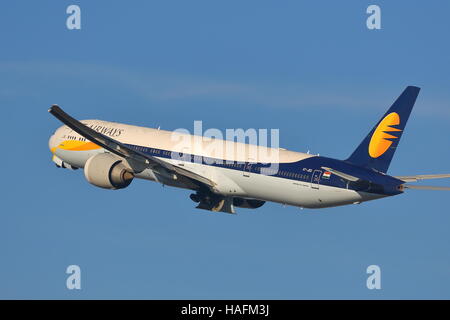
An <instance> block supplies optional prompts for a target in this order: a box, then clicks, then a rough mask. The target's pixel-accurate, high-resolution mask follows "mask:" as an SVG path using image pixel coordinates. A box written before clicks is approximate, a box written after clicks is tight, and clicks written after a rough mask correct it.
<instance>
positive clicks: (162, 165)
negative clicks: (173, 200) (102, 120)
mask: <svg viewBox="0 0 450 320" xmlns="http://www.w3.org/2000/svg"><path fill="white" fill-rule="evenodd" d="M48 112H50V113H51V114H52V115H53V116H55V117H56V118H57V119H59V120H60V121H61V122H62V123H64V124H65V125H66V126H68V127H69V128H71V129H72V130H73V131H75V132H77V133H78V134H80V135H82V136H83V137H85V138H86V139H88V140H89V141H91V142H93V143H95V144H97V145H99V146H100V147H103V148H104V149H106V150H108V151H110V152H112V153H114V154H115V155H118V156H119V157H122V158H125V159H126V160H127V162H128V163H129V164H130V166H131V167H132V168H134V167H136V168H141V169H140V170H139V169H138V171H142V170H143V169H144V168H150V169H152V170H154V171H156V172H159V173H163V174H167V172H169V173H172V174H176V175H182V176H184V177H186V178H188V179H190V180H194V181H195V182H197V183H201V184H204V185H206V187H208V188H212V187H214V186H215V183H214V182H213V181H211V180H209V179H208V178H205V177H203V176H201V175H198V174H197V173H195V172H192V171H189V170H186V169H184V168H180V167H177V166H175V165H172V164H170V163H168V162H167V161H164V160H161V159H158V158H156V157H153V156H150V155H147V154H145V153H142V152H140V151H138V150H134V149H133V148H131V147H129V146H127V145H125V144H124V143H121V142H119V141H117V140H115V139H112V138H110V137H108V136H105V135H103V134H101V133H99V132H97V131H95V130H93V129H91V128H89V127H88V126H86V125H84V124H82V123H81V122H80V121H78V120H76V119H74V118H72V117H71V116H70V115H68V114H67V113H65V112H64V111H63V110H62V109H61V108H60V107H59V106H57V105H53V106H52V107H51V108H50V109H49V110H48Z"/></svg>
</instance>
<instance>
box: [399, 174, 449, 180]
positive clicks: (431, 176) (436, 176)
mask: <svg viewBox="0 0 450 320" xmlns="http://www.w3.org/2000/svg"><path fill="white" fill-rule="evenodd" d="M395 178H397V179H400V180H403V181H405V182H414V181H419V180H427V179H440V178H450V174H419V175H416V176H396V177H395Z"/></svg>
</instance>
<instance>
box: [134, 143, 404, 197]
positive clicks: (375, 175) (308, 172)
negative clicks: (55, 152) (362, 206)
mask: <svg viewBox="0 0 450 320" xmlns="http://www.w3.org/2000/svg"><path fill="white" fill-rule="evenodd" d="M126 145H127V146H128V147H130V148H132V149H134V150H137V151H140V152H142V153H144V154H147V155H149V156H154V157H160V158H165V159H173V160H180V161H185V162H192V163H198V164H203V165H208V166H214V167H220V168H226V169H230V170H237V171H241V172H242V171H243V170H244V169H245V171H247V172H250V173H255V174H266V175H271V176H274V177H279V178H283V179H288V180H294V181H302V182H307V183H311V181H312V175H313V173H314V171H315V170H320V178H319V184H320V185H324V186H331V187H337V188H344V189H350V190H355V191H363V192H368V193H376V194H382V195H395V194H399V193H402V191H400V190H398V186H399V185H401V184H402V183H403V181H401V180H398V179H396V178H394V177H392V176H389V175H385V174H382V173H379V172H376V171H374V170H372V169H367V168H364V167H359V166H356V165H353V164H351V163H348V162H346V161H342V160H337V159H332V158H327V157H320V156H313V157H310V158H306V159H303V160H299V161H296V162H288V163H277V164H275V165H278V170H277V171H276V172H275V173H273V174H269V173H268V172H267V171H265V170H267V169H268V168H270V167H271V164H270V163H268V164H266V163H250V162H245V163H244V162H237V161H227V160H223V159H218V158H210V157H202V156H199V155H193V154H179V153H177V152H172V151H169V150H163V149H157V148H148V147H142V146H138V145H132V144H126ZM322 167H329V168H332V169H335V170H337V171H341V172H344V173H346V174H349V175H352V176H355V177H358V178H360V179H361V180H362V181H361V182H349V181H347V180H345V179H342V178H341V177H339V176H337V175H335V174H331V176H330V177H329V178H328V179H324V178H323V177H322V174H323V172H324V171H325V170H324V169H322ZM262 172H263V173H262Z"/></svg>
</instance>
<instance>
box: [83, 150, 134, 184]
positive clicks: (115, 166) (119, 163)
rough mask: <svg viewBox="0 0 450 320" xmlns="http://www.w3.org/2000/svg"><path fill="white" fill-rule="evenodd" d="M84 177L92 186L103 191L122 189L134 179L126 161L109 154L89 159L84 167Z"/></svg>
mask: <svg viewBox="0 0 450 320" xmlns="http://www.w3.org/2000/svg"><path fill="white" fill-rule="evenodd" d="M84 176H85V177H86V180H87V181H88V182H89V183H91V184H93V185H94V186H97V187H100V188H105V189H113V190H114V189H123V188H126V187H128V185H129V184H130V183H131V181H132V180H133V178H134V174H133V172H132V170H131V169H130V168H129V167H128V164H127V163H126V161H125V160H124V159H122V158H120V157H117V156H115V155H113V154H111V153H100V154H97V155H95V156H92V157H90V158H89V159H88V160H87V161H86V164H85V165H84Z"/></svg>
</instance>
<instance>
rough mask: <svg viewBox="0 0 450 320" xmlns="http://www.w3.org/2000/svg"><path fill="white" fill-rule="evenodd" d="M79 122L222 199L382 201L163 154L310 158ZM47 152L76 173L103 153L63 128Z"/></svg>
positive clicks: (308, 204) (315, 203) (303, 203)
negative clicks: (201, 182)
mask: <svg viewBox="0 0 450 320" xmlns="http://www.w3.org/2000/svg"><path fill="white" fill-rule="evenodd" d="M82 122H83V123H84V124H85V125H87V126H89V127H91V128H92V129H94V130H96V131H98V132H100V133H102V134H104V135H107V136H109V137H111V138H113V139H115V140H117V141H119V142H121V143H124V144H129V145H133V146H134V147H135V148H143V150H144V149H145V150H152V151H154V152H158V153H159V155H158V153H156V154H155V153H154V154H153V155H154V156H155V157H157V158H160V159H163V160H164V161H167V162H170V163H171V164H173V165H176V166H179V167H182V168H185V169H187V170H189V171H192V172H194V173H196V174H198V175H201V176H203V177H206V178H207V179H210V180H211V181H214V182H215V183H216V187H215V192H216V193H217V194H220V195H223V196H230V197H242V198H249V199H258V200H263V201H272V202H277V203H282V204H287V205H293V206H299V207H305V208H323V207H332V206H339V205H345V204H351V203H360V202H362V201H367V200H372V199H378V198H381V197H383V196H382V195H377V194H373V193H365V192H357V191H354V190H350V189H346V188H338V187H332V186H326V185H322V184H321V183H320V179H319V181H315V180H313V175H312V174H311V173H310V172H307V171H306V172H305V174H304V175H301V179H292V174H291V176H286V177H280V176H272V175H267V174H261V173H255V172H250V170H247V168H246V167H245V164H244V165H243V166H242V167H233V166H230V167H218V166H213V165H208V164H205V163H197V162H195V161H194V162H192V161H190V160H185V159H183V157H179V158H174V157H168V154H170V153H171V152H172V153H177V154H178V153H180V154H191V155H196V156H201V157H210V158H215V159H217V158H219V159H223V160H224V161H229V162H242V163H252V162H264V163H279V164H286V163H292V164H293V163H296V162H298V161H301V160H304V159H308V158H311V157H314V155H310V154H305V153H300V152H294V151H288V150H282V149H273V148H267V147H260V146H253V145H249V144H242V143H237V142H231V141H224V140H218V139H212V140H211V139H205V138H203V137H200V136H193V135H188V134H179V133H174V132H171V131H165V130H158V129H151V128H144V127H138V126H132V125H126V124H121V123H114V122H108V121H101V120H84V121H82ZM214 144H216V146H217V145H221V144H222V145H224V146H225V145H226V147H224V148H222V151H221V152H218V148H214ZM49 147H50V149H51V151H52V152H53V154H54V156H53V161H55V162H56V163H57V164H61V163H65V164H66V167H76V168H84V165H85V163H86V161H87V160H88V159H89V158H90V157H92V156H93V155H96V154H98V153H103V152H108V151H106V150H105V149H103V148H100V147H98V146H96V145H94V144H93V143H92V142H89V141H87V140H86V139H85V138H83V137H82V136H81V135H79V134H77V133H76V132H75V131H73V130H71V129H70V128H68V127H67V126H62V127H60V128H59V129H58V130H56V132H55V133H54V135H53V136H52V137H51V138H50V141H49ZM219 149H220V148H219ZM136 178H141V179H147V180H153V181H157V182H160V183H163V184H167V185H171V186H175V187H180V188H189V187H188V186H186V185H183V184H182V183H177V181H170V180H169V179H167V180H165V179H161V177H160V176H158V175H155V173H154V172H153V171H152V170H150V169H145V170H144V171H142V172H140V173H137V174H136ZM313 181H314V182H313Z"/></svg>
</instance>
